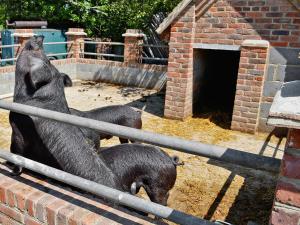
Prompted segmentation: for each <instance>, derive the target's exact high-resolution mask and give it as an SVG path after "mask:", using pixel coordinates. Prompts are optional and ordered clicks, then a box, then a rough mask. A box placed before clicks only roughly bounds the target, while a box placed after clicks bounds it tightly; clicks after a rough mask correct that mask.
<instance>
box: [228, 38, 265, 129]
mask: <svg viewBox="0 0 300 225" xmlns="http://www.w3.org/2000/svg"><path fill="white" fill-rule="evenodd" d="M268 49H269V42H268V41H262V40H246V41H244V42H243V43H242V46H241V58H240V64H239V71H238V77H237V85H236V95H235V101H234V108H233V116H232V122H231V129H232V130H238V131H243V132H248V133H255V132H256V131H257V127H258V122H259V111H260V103H261V98H262V91H263V84H264V77H265V71H266V64H267V60H268Z"/></svg>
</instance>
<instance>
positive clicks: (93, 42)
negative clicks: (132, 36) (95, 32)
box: [83, 41, 125, 45]
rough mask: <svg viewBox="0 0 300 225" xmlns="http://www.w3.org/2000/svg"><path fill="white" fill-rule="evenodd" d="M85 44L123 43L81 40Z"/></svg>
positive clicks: (119, 43) (117, 43) (118, 43)
mask: <svg viewBox="0 0 300 225" xmlns="http://www.w3.org/2000/svg"><path fill="white" fill-rule="evenodd" d="M83 42H84V43H85V44H103V45H125V44H124V43H122V42H106V41H83Z"/></svg>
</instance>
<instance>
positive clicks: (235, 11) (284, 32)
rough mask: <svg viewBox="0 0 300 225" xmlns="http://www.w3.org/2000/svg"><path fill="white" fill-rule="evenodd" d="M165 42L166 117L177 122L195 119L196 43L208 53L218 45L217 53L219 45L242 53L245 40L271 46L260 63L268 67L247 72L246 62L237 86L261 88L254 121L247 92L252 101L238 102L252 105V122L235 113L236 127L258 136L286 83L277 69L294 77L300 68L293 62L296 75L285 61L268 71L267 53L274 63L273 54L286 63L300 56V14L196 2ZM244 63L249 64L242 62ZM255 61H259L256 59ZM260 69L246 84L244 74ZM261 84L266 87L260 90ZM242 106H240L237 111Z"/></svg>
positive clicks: (280, 6) (273, 4) (268, 5)
mask: <svg viewBox="0 0 300 225" xmlns="http://www.w3.org/2000/svg"><path fill="white" fill-rule="evenodd" d="M168 31H169V35H168ZM162 37H165V38H169V44H170V56H169V65H168V83H167V95H166V104H165V116H166V117H172V118H178V119H183V118H185V117H187V116H190V115H192V106H191V105H192V100H190V98H192V96H193V93H191V91H190V90H192V89H193V88H192V85H193V84H191V78H192V75H191V74H192V72H191V71H189V69H190V68H192V67H193V60H195V59H194V58H193V56H192V55H193V54H192V53H193V50H192V48H193V44H203V45H204V44H205V45H206V47H201V48H208V49H209V45H211V46H213V49H217V48H218V46H219V49H220V50H224V49H226V48H227V46H234V48H235V49H239V50H241V51H243V48H242V47H241V46H242V43H243V42H244V41H245V40H266V41H269V43H270V50H266V53H267V54H264V56H265V59H262V58H261V60H263V61H264V63H262V64H260V63H253V64H252V65H249V63H247V64H248V65H247V66H246V67H247V68H245V67H244V66H245V65H244V64H245V63H243V62H242V63H241V64H240V66H241V68H240V69H239V73H240V74H239V75H238V77H239V78H238V82H240V85H241V83H243V85H245V86H247V88H246V89H251V90H253V89H255V90H256V89H257V90H258V91H257V92H256V93H253V94H254V95H259V96H255V97H254V98H255V99H254V100H255V101H256V100H257V99H256V98H257V97H258V98H259V102H258V103H256V102H254V103H251V104H252V105H257V104H258V107H257V106H255V107H254V109H253V110H252V111H253V112H254V111H255V112H256V117H255V118H254V116H253V115H252V113H253V112H251V113H249V112H248V111H249V110H250V108H249V107H250V104H249V101H250V102H252V100H253V99H252V100H251V99H249V94H250V93H247V95H248V96H241V94H238V95H237V96H236V97H237V99H236V103H239V102H240V101H241V99H244V100H242V101H244V104H245V105H248V109H245V110H246V111H247V113H249V117H247V116H246V117H243V118H242V117H241V112H239V113H238V112H237V111H236V110H235V113H236V115H235V116H234V119H237V120H233V124H232V128H233V129H236V130H241V131H247V132H251V133H253V132H255V131H256V130H257V129H258V128H260V129H261V130H266V129H268V127H267V126H266V120H267V114H268V111H269V108H270V105H271V102H272V100H273V97H274V95H275V93H276V91H277V90H278V89H279V87H280V85H281V84H282V82H283V81H284V78H282V76H281V79H280V80H278V76H277V74H275V73H277V70H276V72H274V66H275V67H276V68H277V67H278V68H279V69H281V70H282V71H283V72H281V74H283V77H285V76H289V75H290V74H293V73H295V72H294V71H295V70H296V67H295V66H299V63H293V64H292V66H293V67H294V68H292V67H290V68H292V70H289V69H286V68H284V67H285V66H287V65H288V63H289V62H288V60H286V62H282V61H284V60H281V62H280V63H275V64H272V66H273V67H269V62H268V56H269V54H268V52H269V53H270V54H271V55H270V56H271V57H270V58H271V59H273V58H274V57H272V56H273V55H274V56H275V58H276V54H277V55H278V53H279V55H281V54H283V55H281V56H282V57H283V58H286V57H289V55H293V56H294V52H299V51H300V44H299V43H300V11H299V9H297V8H296V7H295V5H293V4H292V3H291V2H290V1H288V0H217V1H201V0H197V1H194V3H191V4H190V5H189V6H188V7H187V8H186V9H185V10H184V12H182V13H181V14H180V15H179V16H178V17H177V18H176V19H175V20H174V21H173V23H172V24H171V26H170V28H169V29H167V30H165V31H164V33H163V34H162ZM224 46H225V47H224ZM189 48H190V49H189ZM282 49H283V50H282ZM289 52H290V53H292V54H289ZM286 53H287V54H286ZM254 54H255V53H254ZM296 58H297V57H296ZM242 60H246V59H245V58H244V57H242ZM249 60H250V59H249ZM250 61H253V62H254V61H255V59H251V60H250ZM275 61H276V60H275ZM272 63H273V61H272ZM250 64H251V63H250ZM259 64H260V65H259ZM254 67H255V68H254ZM256 67H260V68H259V69H258V70H260V71H259V72H260V74H259V75H254V74H250V75H254V76H252V78H251V79H250V80H247V81H246V80H245V79H244V80H243V78H241V77H242V76H243V75H245V73H244V72H245V71H246V73H252V72H253V71H251V70H256ZM283 68H284V69H283ZM272 69H273V70H272ZM285 69H286V70H285ZM297 69H298V68H297ZM248 70H249V71H248ZM261 72H263V73H261ZM266 72H267V73H268V74H270V76H268V77H267V82H266V85H265V86H264V84H265V82H264V80H265V78H266ZM272 72H273V73H272ZM182 74H184V75H182ZM246 75H247V74H246ZM183 76H185V77H187V80H184V79H182V78H183ZM255 76H256V77H255ZM257 76H261V78H260V79H261V80H260V81H258V80H255V81H254V80H253V79H258V78H257ZM294 77H295V76H294ZM297 78H299V76H298V77H297ZM294 79H296V78H294ZM258 83H260V84H261V85H262V86H261V87H257V84H258ZM194 89H195V88H194ZM241 91H245V90H238V93H241ZM247 91H250V90H247ZM261 105H262V107H261ZM240 106H241V105H236V106H235V108H238V107H240ZM244 114H245V113H244ZM260 114H261V115H262V117H260ZM238 117H239V118H238ZM246 123H247V124H249V125H247V127H245V124H246Z"/></svg>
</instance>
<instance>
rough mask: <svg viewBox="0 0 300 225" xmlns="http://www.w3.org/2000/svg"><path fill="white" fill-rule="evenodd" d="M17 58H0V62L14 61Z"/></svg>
mask: <svg viewBox="0 0 300 225" xmlns="http://www.w3.org/2000/svg"><path fill="white" fill-rule="evenodd" d="M16 60H17V58H9V59H0V62H10V61H16Z"/></svg>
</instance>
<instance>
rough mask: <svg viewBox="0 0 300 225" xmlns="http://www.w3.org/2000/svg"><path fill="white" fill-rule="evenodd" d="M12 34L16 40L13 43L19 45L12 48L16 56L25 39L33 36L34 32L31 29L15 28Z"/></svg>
mask: <svg viewBox="0 0 300 225" xmlns="http://www.w3.org/2000/svg"><path fill="white" fill-rule="evenodd" d="M12 35H13V37H14V38H15V39H16V41H17V43H15V44H20V45H21V47H15V48H14V49H15V57H16V56H17V55H19V53H20V52H21V51H22V49H23V47H24V45H25V43H26V41H27V40H28V39H30V38H31V37H33V36H34V33H33V30H32V29H16V30H15V32H14V33H13V34H12Z"/></svg>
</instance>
